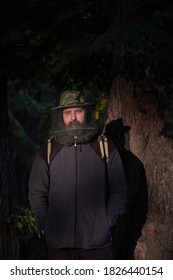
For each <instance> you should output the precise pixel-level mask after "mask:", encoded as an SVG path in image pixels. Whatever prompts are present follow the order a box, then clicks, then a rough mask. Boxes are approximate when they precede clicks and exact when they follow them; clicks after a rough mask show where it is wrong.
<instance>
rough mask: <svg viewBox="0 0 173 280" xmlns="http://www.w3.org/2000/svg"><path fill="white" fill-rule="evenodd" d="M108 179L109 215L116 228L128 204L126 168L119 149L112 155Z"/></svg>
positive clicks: (112, 225)
mask: <svg viewBox="0 0 173 280" xmlns="http://www.w3.org/2000/svg"><path fill="white" fill-rule="evenodd" d="M108 178H109V190H108V192H109V193H108V202H107V215H108V220H109V223H110V226H111V227H114V226H115V225H116V224H117V220H118V217H119V216H120V215H122V214H123V213H124V211H125V209H126V204H127V184H126V179H125V174H124V168H123V165H122V161H121V158H120V155H119V153H118V151H117V149H115V150H114V151H113V152H112V153H111V155H110V159H109V162H108Z"/></svg>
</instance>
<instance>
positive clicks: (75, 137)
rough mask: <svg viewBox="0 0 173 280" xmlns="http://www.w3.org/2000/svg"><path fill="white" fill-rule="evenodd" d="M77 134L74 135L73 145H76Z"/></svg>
mask: <svg viewBox="0 0 173 280" xmlns="http://www.w3.org/2000/svg"><path fill="white" fill-rule="evenodd" d="M77 138H78V137H77V136H74V146H75V147H76V146H77V143H76V141H77Z"/></svg>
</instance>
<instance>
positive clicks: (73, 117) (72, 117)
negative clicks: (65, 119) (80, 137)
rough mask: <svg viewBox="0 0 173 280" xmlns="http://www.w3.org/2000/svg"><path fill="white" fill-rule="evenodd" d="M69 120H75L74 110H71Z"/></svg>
mask: <svg viewBox="0 0 173 280" xmlns="http://www.w3.org/2000/svg"><path fill="white" fill-rule="evenodd" d="M71 120H72V121H74V120H76V112H75V111H72V112H71Z"/></svg>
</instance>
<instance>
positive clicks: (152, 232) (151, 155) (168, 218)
mask: <svg viewBox="0 0 173 280" xmlns="http://www.w3.org/2000/svg"><path fill="white" fill-rule="evenodd" d="M120 117H122V118H123V121H124V124H125V125H130V126H131V130H130V150H131V151H132V153H134V154H135V155H136V156H137V157H138V158H139V159H140V160H141V161H142V163H143V164H144V167H145V171H146V176H147V184H148V202H149V207H148V217H147V221H146V223H145V225H144V227H143V230H142V235H141V237H140V238H139V239H138V242H137V246H136V249H135V258H136V259H147V260H148V259H172V258H173V243H172V240H173V229H172V226H171V225H172V222H173V206H172V199H173V198H172V194H173V193H172V182H173V157H172V154H173V142H172V141H171V140H168V139H166V138H164V137H163V136H162V135H161V131H162V128H163V123H162V121H161V120H160V119H159V112H158V102H157V98H156V96H155V95H153V94H152V93H151V91H148V92H147V91H144V90H143V91H142V92H141V90H139V89H137V88H135V87H134V85H133V83H132V82H127V81H126V80H125V79H123V78H121V77H118V78H116V79H115V80H114V82H113V84H112V89H111V93H110V103H109V108H108V119H107V123H108V122H110V121H111V120H113V119H117V118H120Z"/></svg>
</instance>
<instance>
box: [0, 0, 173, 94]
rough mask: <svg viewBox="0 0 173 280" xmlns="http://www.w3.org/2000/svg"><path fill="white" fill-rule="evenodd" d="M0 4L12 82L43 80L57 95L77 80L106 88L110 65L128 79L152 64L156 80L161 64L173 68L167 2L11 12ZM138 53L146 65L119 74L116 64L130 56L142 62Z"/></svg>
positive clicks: (36, 0) (60, 4)
mask: <svg viewBox="0 0 173 280" xmlns="http://www.w3.org/2000/svg"><path fill="white" fill-rule="evenodd" d="M9 1H10V0H9ZM2 3H3V4H4V7H5V6H6V10H5V12H4V13H3V17H2V19H3V21H4V23H5V22H6V21H7V18H8V22H6V23H7V25H6V26H7V27H6V30H5V29H3V27H1V28H2V34H3V35H2V37H1V44H2V45H3V46H4V47H5V48H6V49H8V55H7V58H8V59H7V62H8V73H9V76H10V77H11V78H13V79H16V78H21V79H24V80H26V79H31V78H34V79H38V77H41V76H44V75H45V76H46V77H47V79H48V80H49V82H52V83H53V84H56V86H57V87H58V88H59V90H61V89H64V88H65V87H67V86H70V85H71V84H72V83H78V82H79V81H80V82H82V83H84V84H89V83H93V84H94V85H95V86H96V87H101V88H102V89H104V88H108V87H109V86H110V83H111V77H112V68H113V62H115V63H114V66H115V68H116V73H118V74H123V73H124V74H125V75H126V76H129V77H132V76H133V75H132V73H133V74H135V75H136V73H135V71H136V70H137V71H139V69H142V68H144V67H145V69H147V68H148V67H150V69H151V63H152V64H153V65H154V67H153V68H152V72H153V75H155V76H157V71H158V68H159V69H160V68H162V63H164V62H165V63H167V62H168V61H172V62H171V65H172V64H173V58H172V57H173V56H172V53H173V52H172V50H173V36H172V28H171V26H172V14H173V5H172V3H171V2H170V1H168V0H165V1H155V0H152V1H148V0H141V1H137V0H131V1H120V0H117V1H111V0H109V1H105V0H101V1H97V0H90V1H86V0H83V1H78V0H74V1H68V0H66V1H60V0H59V1H57V0H51V1H40V0H31V1H25V3H24V2H23V1H10V3H11V6H10V9H7V4H5V3H6V1H5V0H3V1H2ZM2 11H3V9H2ZM4 15H6V17H5V16H4ZM2 26H4V24H3V25H2ZM6 31H8V32H6ZM151 44H152V48H151ZM149 46H150V47H149ZM153 50H154V51H153ZM141 52H142V53H143V56H144V61H145V65H142V64H141V63H139V62H138V65H136V64H135V65H134V64H133V63H132V65H131V67H130V69H129V71H128V70H126V69H125V67H124V69H123V71H122V67H120V64H121V66H122V64H123V65H126V64H127V63H126V60H128V57H129V56H130V57H132V58H133V59H134V60H136V61H137V60H140V54H141ZM148 56H150V62H151V61H152V62H151V63H150V62H149V60H148ZM108 57H109V59H107V58H108ZM117 58H121V63H120V64H119V63H118V64H117V63H116V62H117ZM103 60H104V61H103ZM118 61H119V59H118ZM146 61H148V64H147V62H146ZM169 63H170V62H169ZM146 64H147V65H146ZM142 74H143V75H145V71H143V69H142ZM167 74H169V71H168V73H167ZM169 76H170V75H169Z"/></svg>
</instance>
